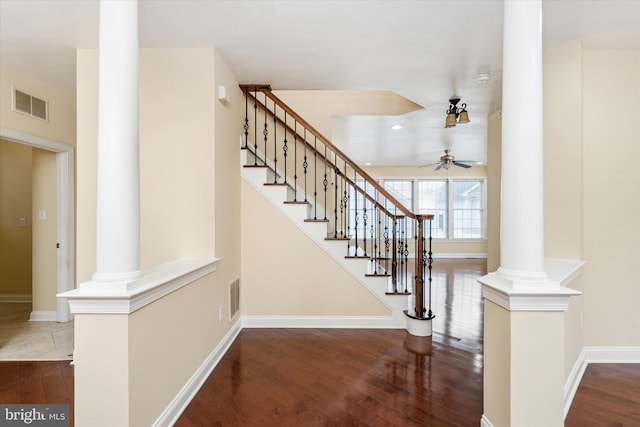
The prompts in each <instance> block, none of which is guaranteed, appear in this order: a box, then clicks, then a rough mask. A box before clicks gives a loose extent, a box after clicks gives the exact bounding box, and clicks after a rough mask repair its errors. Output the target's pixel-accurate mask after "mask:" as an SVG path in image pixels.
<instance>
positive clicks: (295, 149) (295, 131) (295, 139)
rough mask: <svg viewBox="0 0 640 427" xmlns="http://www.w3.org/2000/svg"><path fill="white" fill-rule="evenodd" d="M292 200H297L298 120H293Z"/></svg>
mask: <svg viewBox="0 0 640 427" xmlns="http://www.w3.org/2000/svg"><path fill="white" fill-rule="evenodd" d="M293 201H294V202H297V201H298V121H297V120H294V122H293Z"/></svg>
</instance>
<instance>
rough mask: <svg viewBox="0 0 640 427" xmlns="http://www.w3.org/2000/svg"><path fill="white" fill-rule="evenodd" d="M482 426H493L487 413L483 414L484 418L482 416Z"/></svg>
mask: <svg viewBox="0 0 640 427" xmlns="http://www.w3.org/2000/svg"><path fill="white" fill-rule="evenodd" d="M480 427H493V424H491V421H489V419H488V418H487V416H486V415H485V414H482V418H480Z"/></svg>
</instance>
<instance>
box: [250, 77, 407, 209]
mask: <svg viewBox="0 0 640 427" xmlns="http://www.w3.org/2000/svg"><path fill="white" fill-rule="evenodd" d="M247 86H248V85H247ZM251 87H253V86H251ZM247 94H248V96H250V97H251V99H253V100H254V102H256V104H258V105H260V106H261V107H262V108H263V109H264V111H266V112H267V113H268V114H269V116H270V117H271V118H274V117H275V119H276V122H278V124H279V125H280V126H282V127H283V128H285V131H286V130H289V132H290V133H291V134H294V133H295V132H296V131H295V130H294V129H292V128H291V126H290V125H289V124H287V123H285V122H284V120H282V119H281V118H280V117H278V116H274V114H273V112H272V111H271V110H269V109H268V108H267V106H266V105H265V104H264V103H263V102H262V101H260V100H259V99H258V98H256V97H255V96H254V95H253V94H252V93H249V92H247ZM311 133H312V134H313V131H312V132H311ZM314 136H315V135H314ZM298 142H300V141H298ZM302 144H304V145H306V146H307V147H309V148H310V149H312V150H314V152H315V153H316V154H317V155H318V157H320V159H322V161H326V163H327V164H328V165H329V166H330V167H331V169H333V170H334V171H336V170H337V171H340V168H339V167H338V166H337V165H336V164H334V163H333V162H332V161H331V159H328V158H326V157H325V156H324V154H322V153H321V152H319V151H317V150H315V148H314V147H313V146H312V145H311V144H310V143H309V142H307V140H306V139H302ZM341 175H342V177H343V178H344V180H345V181H346V182H347V183H348V184H350V185H351V186H352V187H353V188H354V189H356V191H357V192H359V193H360V194H362V195H363V196H364V197H365V198H366V199H367V200H369V201H370V202H371V203H372V204H373V205H374V206H375V207H376V208H378V209H380V210H381V211H382V212H384V213H385V215H387V216H389V217H391V218H394V219H401V218H404V217H405V215H396V214H394V213H392V212H390V211H389V210H388V209H387V208H386V207H385V206H384V205H383V204H381V203H380V202H379V201H378V200H376V199H375V198H374V197H372V196H371V195H370V194H369V193H367V192H366V191H364V189H362V188H360V186H359V185H357V184H356V183H355V182H354V181H353V180H352V179H351V178H350V177H349V176H347V175H346V174H343V173H341Z"/></svg>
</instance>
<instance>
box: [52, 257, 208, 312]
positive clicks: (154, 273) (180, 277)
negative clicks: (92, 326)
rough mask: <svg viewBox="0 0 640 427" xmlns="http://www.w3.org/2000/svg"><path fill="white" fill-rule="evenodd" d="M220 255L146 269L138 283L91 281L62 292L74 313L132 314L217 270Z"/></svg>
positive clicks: (182, 260) (184, 260)
mask: <svg viewBox="0 0 640 427" xmlns="http://www.w3.org/2000/svg"><path fill="white" fill-rule="evenodd" d="M218 261H219V259H212V258H205V259H201V258H195V259H193V258H182V259H178V260H175V261H171V262H168V263H165V264H160V265H158V266H154V267H152V268H150V269H148V270H146V271H144V273H143V274H144V279H143V280H140V281H138V282H136V283H135V284H136V286H132V287H129V288H126V289H125V288H123V289H117V290H114V289H111V288H110V287H109V286H108V285H102V286H101V285H100V284H99V283H93V282H88V283H87V284H86V285H87V286H83V285H85V284H81V285H80V288H78V289H74V290H72V291H69V292H64V293H61V294H58V295H57V296H58V298H65V299H67V300H68V301H69V307H70V308H71V313H73V314H80V313H82V314H131V313H133V312H134V311H136V310H139V309H141V308H142V307H144V306H145V305H148V304H151V303H152V302H154V301H156V300H158V299H160V298H162V297H163V296H165V295H167V294H169V293H171V292H173V291H176V290H178V289H180V288H182V287H183V286H186V285H188V284H189V283H192V282H194V281H196V280H198V279H200V278H201V277H204V276H206V275H207V274H210V273H212V272H214V271H215V270H216V268H217V263H218Z"/></svg>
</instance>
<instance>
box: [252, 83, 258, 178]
mask: <svg viewBox="0 0 640 427" xmlns="http://www.w3.org/2000/svg"><path fill="white" fill-rule="evenodd" d="M253 165H254V166H258V88H257V87H256V88H254V89H253Z"/></svg>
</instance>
